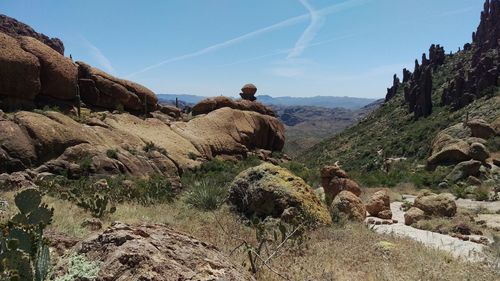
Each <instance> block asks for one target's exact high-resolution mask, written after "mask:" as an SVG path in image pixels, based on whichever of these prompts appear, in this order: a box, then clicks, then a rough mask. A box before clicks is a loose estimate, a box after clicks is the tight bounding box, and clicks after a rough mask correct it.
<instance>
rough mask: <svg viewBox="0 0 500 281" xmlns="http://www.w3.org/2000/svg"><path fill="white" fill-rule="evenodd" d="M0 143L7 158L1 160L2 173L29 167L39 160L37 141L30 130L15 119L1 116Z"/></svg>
mask: <svg viewBox="0 0 500 281" xmlns="http://www.w3.org/2000/svg"><path fill="white" fill-rule="evenodd" d="M0 144H1V148H0V149H1V150H3V151H4V153H5V159H2V161H0V173H2V172H14V171H20V170H24V169H27V168H29V167H31V166H33V165H34V164H36V162H37V154H36V150H35V143H34V142H33V141H32V139H31V138H30V136H29V134H28V131H27V130H25V129H24V128H22V127H21V126H19V125H18V124H16V123H15V122H14V121H11V120H9V119H4V118H2V117H0Z"/></svg>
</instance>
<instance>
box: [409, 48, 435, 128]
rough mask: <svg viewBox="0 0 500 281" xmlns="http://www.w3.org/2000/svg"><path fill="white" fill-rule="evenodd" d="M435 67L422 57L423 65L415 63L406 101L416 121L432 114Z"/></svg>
mask: <svg viewBox="0 0 500 281" xmlns="http://www.w3.org/2000/svg"><path fill="white" fill-rule="evenodd" d="M433 68H434V65H432V64H431V63H430V61H429V60H427V58H426V56H425V54H423V55H422V65H420V64H419V63H418V61H417V60H416V61H415V70H414V71H413V74H412V77H411V79H410V81H409V82H407V83H406V85H405V88H404V99H405V102H406V103H407V104H408V110H409V112H410V113H413V114H414V117H415V119H418V118H420V117H427V116H429V115H430V114H431V113H432V69H433Z"/></svg>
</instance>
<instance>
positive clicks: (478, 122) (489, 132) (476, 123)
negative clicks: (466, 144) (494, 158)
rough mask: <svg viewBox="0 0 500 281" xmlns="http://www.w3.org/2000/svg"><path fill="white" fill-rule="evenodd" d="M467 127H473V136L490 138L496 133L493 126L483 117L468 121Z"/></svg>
mask: <svg viewBox="0 0 500 281" xmlns="http://www.w3.org/2000/svg"><path fill="white" fill-rule="evenodd" d="M467 127H469V128H470V129H471V132H472V136H473V137H477V138H482V139H489V138H490V137H492V136H494V135H495V130H494V129H493V127H492V126H491V125H490V124H489V123H488V122H486V121H484V120H483V119H474V120H470V121H469V122H467Z"/></svg>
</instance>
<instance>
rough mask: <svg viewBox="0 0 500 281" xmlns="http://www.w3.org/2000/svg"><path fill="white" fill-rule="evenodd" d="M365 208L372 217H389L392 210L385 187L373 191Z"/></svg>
mask: <svg viewBox="0 0 500 281" xmlns="http://www.w3.org/2000/svg"><path fill="white" fill-rule="evenodd" d="M366 210H367V211H368V213H370V215H372V216H374V217H379V218H382V219H391V218H392V212H391V199H390V197H389V191H388V190H387V189H383V190H380V191H377V192H375V193H374V194H373V195H372V197H371V198H370V200H369V201H368V203H366Z"/></svg>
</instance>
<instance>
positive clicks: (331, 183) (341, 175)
mask: <svg viewBox="0 0 500 281" xmlns="http://www.w3.org/2000/svg"><path fill="white" fill-rule="evenodd" d="M320 173H321V185H322V186H323V189H324V191H325V200H326V203H327V204H331V202H332V201H333V199H334V198H335V197H336V196H337V194H339V193H340V192H341V191H344V190H347V191H350V192H352V193H353V194H354V195H355V196H359V195H361V188H360V187H359V185H358V184H357V183H356V182H355V181H353V180H351V179H349V176H348V175H347V173H346V172H345V171H344V170H342V169H341V168H340V167H339V166H338V165H331V166H324V167H323V168H322V169H321V171H320Z"/></svg>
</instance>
